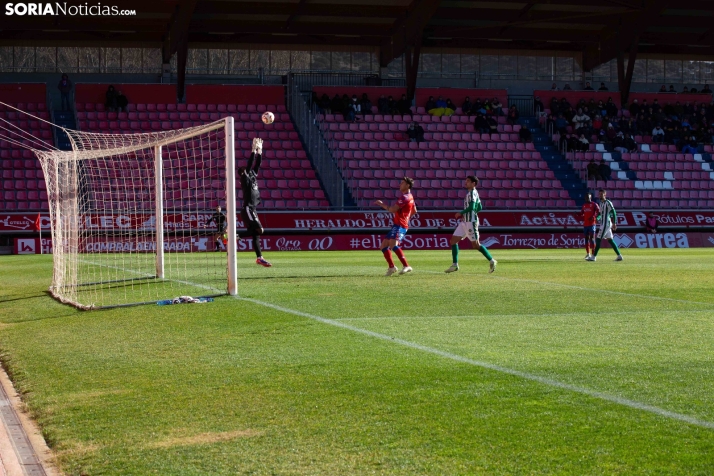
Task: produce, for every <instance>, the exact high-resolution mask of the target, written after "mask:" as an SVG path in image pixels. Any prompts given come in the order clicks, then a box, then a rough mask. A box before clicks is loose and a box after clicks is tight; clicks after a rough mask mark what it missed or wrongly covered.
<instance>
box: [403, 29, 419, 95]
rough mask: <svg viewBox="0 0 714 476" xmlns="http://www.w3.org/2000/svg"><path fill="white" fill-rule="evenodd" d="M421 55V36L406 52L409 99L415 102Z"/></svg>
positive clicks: (405, 64) (405, 65)
mask: <svg viewBox="0 0 714 476" xmlns="http://www.w3.org/2000/svg"><path fill="white" fill-rule="evenodd" d="M420 54H421V35H419V36H418V37H417V38H415V41H414V45H413V46H410V47H408V48H407V51H405V52H404V59H405V62H404V67H405V70H406V71H405V73H406V74H405V76H406V77H407V99H408V100H409V101H413V100H414V95H415V94H416V81H417V74H418V73H419V55H420Z"/></svg>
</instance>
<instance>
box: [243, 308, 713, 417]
mask: <svg viewBox="0 0 714 476" xmlns="http://www.w3.org/2000/svg"><path fill="white" fill-rule="evenodd" d="M237 299H239V300H241V301H246V302H252V303H254V304H258V305H260V306H264V307H268V308H271V309H275V310H276V311H280V312H284V313H287V314H292V315H295V316H300V317H305V318H308V319H312V320H314V321H317V322H321V323H323V324H327V325H330V326H334V327H339V328H342V329H346V330H349V331H352V332H356V333H359V334H363V335H366V336H369V337H373V338H375V339H379V340H383V341H386V342H391V343H393V344H399V345H401V346H403V347H407V348H410V349H414V350H420V351H422V352H426V353H429V354H432V355H437V356H439V357H443V358H445V359H449V360H453V361H455V362H459V363H463V364H468V365H472V366H474V367H481V368H484V369H488V370H493V371H495V372H500V373H504V374H507V375H512V376H514V377H519V378H522V379H525V380H530V381H532V382H538V383H540V384H543V385H547V386H550V387H555V388H559V389H562V390H568V391H570V392H574V393H579V394H582V395H587V396H589V397H592V398H597V399H599V400H605V401H607V402H610V403H615V404H618V405H621V406H625V407H629V408H632V409H635V410H640V411H645V412H648V413H652V414H655V415H658V416H661V417H665V418H669V419H672V420H677V421H681V422H684V423H688V424H690V425H694V426H698V427H701V428H707V429H709V430H714V423H713V422H709V421H706V420H700V419H698V418H695V417H692V416H689V415H684V414H682V413H677V412H672V411H669V410H665V409H663V408H659V407H655V406H653V405H648V404H646V403H641V402H637V401H634V400H630V399H627V398H623V397H619V396H617V395H610V394H608V393H604V392H599V391H597V390H592V389H589V388H585V387H579V386H577V385H572V384H569V383H564V382H559V381H558V380H554V379H551V378H547V377H541V376H539V375H535V374H530V373H528V372H522V371H520V370H514V369H509V368H507V367H502V366H500V365H496V364H492V363H489V362H482V361H479V360H474V359H469V358H467V357H463V356H461V355H457V354H452V353H451V352H446V351H443V350H440V349H436V348H434V347H429V346H426V345H422V344H417V343H416V342H410V341H407V340H404V339H399V338H397V337H392V336H389V335H386V334H380V333H379V332H373V331H370V330H367V329H362V328H359V327H356V326H352V325H350V324H347V323H345V322H344V321H335V320H332V319H327V318H324V317H320V316H316V315H314V314H309V313H307V312H302V311H297V310H295V309H289V308H286V307H282V306H278V305H276V304H271V303H268V302H264V301H259V300H257V299H251V298H237Z"/></svg>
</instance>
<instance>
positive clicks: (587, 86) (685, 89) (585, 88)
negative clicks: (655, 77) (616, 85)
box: [550, 81, 712, 94]
mask: <svg viewBox="0 0 714 476" xmlns="http://www.w3.org/2000/svg"><path fill="white" fill-rule="evenodd" d="M550 90H551V91H595V88H593V87H592V86H591V85H590V83H589V82H588V81H586V82H585V85H584V86H583V87H582V88H579V89H578V88H576V89H573V88H572V87H571V86H570V84H569V83H565V85H563V88H562V89H561V88H559V87H558V83H553V84H552V85H551V87H550ZM597 90H598V91H609V89H608V87H607V86H606V85H605V83H600V87H599V88H598V89H597ZM657 92H659V93H669V94H677V93H678V92H681V93H682V94H694V93H703V94H711V93H712V90H711V89H710V88H709V85H708V84H705V85H704V87H703V88H702V90H701V91H698V90H697V88H691V89H690V88H689V87H687V86H684V87H683V88H682V91H676V90H675V89H674V85H673V84H670V85H669V89H667V87H666V86H665V85H664V84H663V85H662V86H661V87H660V88H659V91H657Z"/></svg>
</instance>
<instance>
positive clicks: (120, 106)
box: [117, 91, 129, 112]
mask: <svg viewBox="0 0 714 476" xmlns="http://www.w3.org/2000/svg"><path fill="white" fill-rule="evenodd" d="M127 106H129V99H127V97H126V96H124V93H122V92H121V91H117V110H118V111H119V112H122V111H124V112H127V110H126V108H127Z"/></svg>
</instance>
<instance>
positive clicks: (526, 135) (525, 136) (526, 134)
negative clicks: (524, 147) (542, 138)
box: [518, 126, 531, 144]
mask: <svg viewBox="0 0 714 476" xmlns="http://www.w3.org/2000/svg"><path fill="white" fill-rule="evenodd" d="M518 138H519V139H520V140H521V142H522V143H524V144H525V143H526V142H530V141H531V130H530V129H528V128H527V127H525V126H521V128H520V129H519V130H518Z"/></svg>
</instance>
